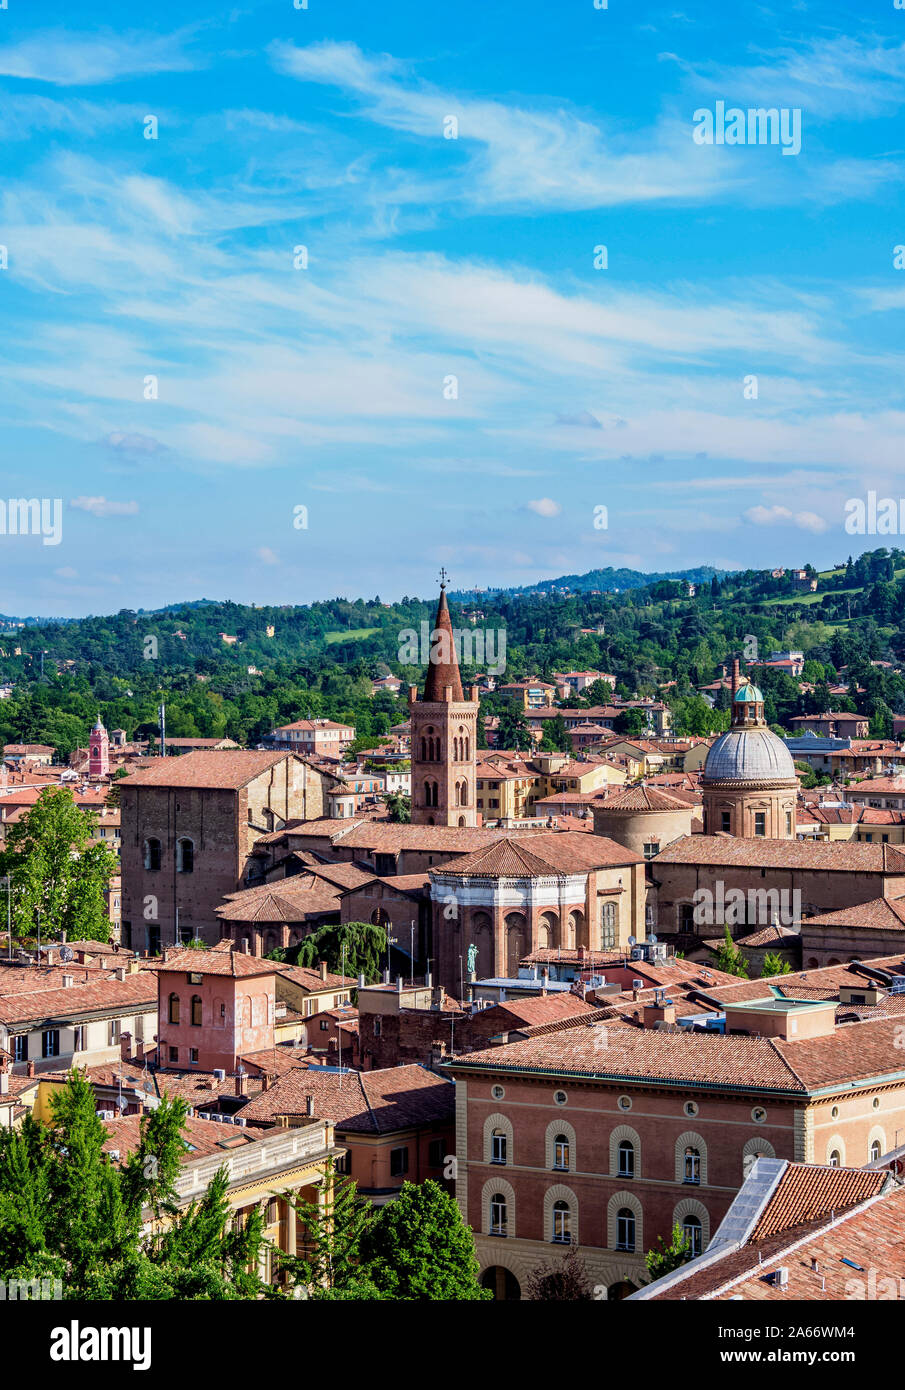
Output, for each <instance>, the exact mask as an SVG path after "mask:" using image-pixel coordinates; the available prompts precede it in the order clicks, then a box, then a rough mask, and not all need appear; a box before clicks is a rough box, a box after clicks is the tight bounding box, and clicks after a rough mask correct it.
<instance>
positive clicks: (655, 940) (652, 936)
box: [648, 933, 657, 946]
mask: <svg viewBox="0 0 905 1390" xmlns="http://www.w3.org/2000/svg"><path fill="white" fill-rule="evenodd" d="M648 939H649V941H650V944H651V945H652V946H656V944H657V937H656V934H655V933H652V934H651V936H650V937H649V938H648Z"/></svg>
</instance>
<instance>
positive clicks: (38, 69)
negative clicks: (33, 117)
mask: <svg viewBox="0 0 905 1390" xmlns="http://www.w3.org/2000/svg"><path fill="white" fill-rule="evenodd" d="M186 37H187V34H186V33H185V32H184V33H183V34H169V35H160V36H158V35H154V34H139V33H131V34H118V33H113V32H108V33H105V34H101V33H98V34H75V33H71V32H69V31H68V30H62V29H59V30H50V31H46V32H44V33H42V34H36V35H34V37H32V38H29V39H23V40H21V42H19V43H6V44H0V75H2V76H4V77H19V78H25V79H28V80H30V81H36V82H48V83H52V84H53V85H55V86H59V87H94V86H100V85H102V84H105V83H108V82H121V81H124V80H125V79H126V78H130V77H137V76H139V75H143V74H147V73H157V72H187V71H189V70H190V69H191V68H193V67H195V66H197V65H198V64H197V61H196V60H194V59H192V58H190V57H189V56H188V54H187V53H186V51H185V47H184V41H185V38H186Z"/></svg>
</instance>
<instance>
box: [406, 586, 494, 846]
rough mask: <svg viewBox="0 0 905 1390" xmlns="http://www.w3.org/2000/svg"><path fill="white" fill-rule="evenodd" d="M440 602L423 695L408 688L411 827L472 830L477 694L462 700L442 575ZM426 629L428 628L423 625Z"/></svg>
mask: <svg viewBox="0 0 905 1390" xmlns="http://www.w3.org/2000/svg"><path fill="white" fill-rule="evenodd" d="M440 581H441V582H440V601H439V603H438V604H437V617H436V619H435V621H434V630H433V632H432V633H431V634H430V653H429V660H428V668H427V679H426V680H425V682H424V696H423V698H422V699H420V700H419V699H418V687H417V686H415V685H412V686H409V717H410V719H411V727H412V824H413V825H453V826H476V825H477V823H478V822H477V813H476V811H475V752H476V750H475V744H476V742H477V726H478V703H479V702H478V690H477V686H474V685H473V686H471V687H470V689H469V691H468V698H467V699H466V697H465V695H464V693H463V690H462V678H461V676H460V675H459V663H458V660H457V658H456V649H455V642H454V640H453V629H452V623H451V621H450V617H449V605H448V604H447V601H446V572H445V570H441V572H440ZM423 628H424V629H426V628H427V624H426V623H424V624H423Z"/></svg>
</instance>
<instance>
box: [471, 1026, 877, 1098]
mask: <svg viewBox="0 0 905 1390" xmlns="http://www.w3.org/2000/svg"><path fill="white" fill-rule="evenodd" d="M869 1026H871V1025H866V1024H858V1025H853V1026H852V1028H851V1029H849V1030H846V1031H849V1032H854V1031H855V1028H856V1027H858V1028H860V1027H869ZM821 1041H823V1040H822V1039H821ZM448 1065H449V1066H450V1067H451V1068H452V1069H453V1070H458V1069H459V1068H462V1067H466V1068H487V1069H488V1070H491V1071H506V1070H510V1069H511V1070H512V1071H515V1072H541V1073H546V1074H552V1075H557V1076H572V1075H574V1076H593V1077H600V1078H602V1079H609V1078H613V1079H618V1080H626V1081H632V1080H633V1081H645V1082H656V1081H659V1082H663V1083H665V1084H667V1085H689V1084H691V1085H696V1086H702V1087H707V1088H721V1087H725V1086H731V1087H743V1088H744V1089H745V1090H752V1089H753V1090H764V1091H782V1092H785V1093H793V1094H795V1093H797V1094H803V1093H804V1092H805V1090H806V1087H805V1084H804V1082H803V1081H802V1080H801V1079H800V1077H799V1076H797V1075H796V1071H795V1069H794V1068H793V1066H792V1064H791V1062H789V1061H787V1060H786V1058H785V1057H784V1056H783V1054H782V1053H781V1052H779V1050H778V1048H777V1047H776V1046H774V1045H773V1043H772V1040H770V1039H768V1038H759V1037H744V1036H737V1035H730V1036H723V1035H720V1034H714V1035H712V1036H711V1035H710V1034H707V1033H685V1032H676V1033H666V1032H660V1031H655V1030H652V1029H644V1030H641V1031H639V1030H634V1029H630V1028H621V1027H619V1028H612V1027H610V1026H609V1025H602V1024H589V1025H588V1026H587V1027H585V1028H573V1029H569V1030H568V1031H567V1032H560V1033H556V1034H553V1035H550V1036H546V1037H538V1038H531V1039H530V1040H527V1041H525V1042H515V1043H509V1044H507V1045H506V1046H504V1047H495V1048H489V1049H487V1050H486V1051H478V1052H472V1053H469V1054H467V1055H466V1056H461V1057H456V1058H453V1059H452V1061H451V1062H450V1063H448Z"/></svg>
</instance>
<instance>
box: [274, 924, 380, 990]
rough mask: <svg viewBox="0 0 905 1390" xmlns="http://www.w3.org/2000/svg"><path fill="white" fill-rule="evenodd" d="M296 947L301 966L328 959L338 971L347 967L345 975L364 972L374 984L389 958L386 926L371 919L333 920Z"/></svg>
mask: <svg viewBox="0 0 905 1390" xmlns="http://www.w3.org/2000/svg"><path fill="white" fill-rule="evenodd" d="M344 948H345V953H344ZM296 949H297V956H296V963H297V964H298V965H304V966H307V967H308V968H309V969H314V967H315V966H316V965H317V963H318V961H321V960H325V961H326V962H327V969H328V970H330V971H333V972H334V973H335V974H342V973H343V966H345V974H346V975H355V976H357V975H364V977H365V980H366V982H367V983H368V984H373V983H374V981H375V980H377V979H379V978H380V970H381V966H382V964H383V961H384V960H385V957H386V949H387V933H386V928H385V927H378V926H375V925H374V924H373V923H372V922H342V923H333V924H330V925H327V926H323V927H319V928H318V930H317V931H315V932H312V934H311V935H310V936H306V937H305V939H304V940H303V941H302V942H301V943H300V944H299V946H298V947H297V948H296Z"/></svg>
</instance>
